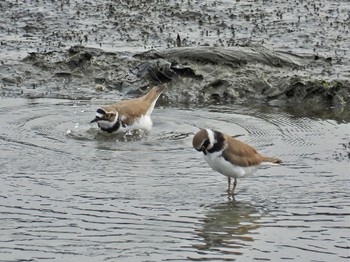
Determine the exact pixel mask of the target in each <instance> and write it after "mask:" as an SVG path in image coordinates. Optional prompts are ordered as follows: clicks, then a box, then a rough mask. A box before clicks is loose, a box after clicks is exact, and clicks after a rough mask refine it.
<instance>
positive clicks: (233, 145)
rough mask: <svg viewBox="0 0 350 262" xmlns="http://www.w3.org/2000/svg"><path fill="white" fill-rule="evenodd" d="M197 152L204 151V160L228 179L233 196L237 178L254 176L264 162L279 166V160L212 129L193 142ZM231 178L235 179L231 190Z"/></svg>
mask: <svg viewBox="0 0 350 262" xmlns="http://www.w3.org/2000/svg"><path fill="white" fill-rule="evenodd" d="M192 145H193V147H194V148H195V149H196V150H197V151H202V152H203V154H204V159H205V160H206V161H207V163H208V164H209V166H210V167H211V168H212V169H214V170H215V171H217V172H219V173H221V174H223V175H225V176H227V177H228V189H227V192H228V193H229V194H231V195H233V192H234V190H235V188H236V185H237V178H241V177H245V176H248V175H252V174H254V172H255V171H256V170H257V168H258V166H259V165H260V164H261V163H262V162H269V163H272V164H279V163H281V162H282V161H281V160H280V159H278V158H273V157H266V156H262V155H260V154H259V153H258V152H257V151H256V150H255V149H254V148H253V147H251V146H250V145H248V144H245V143H243V142H241V141H239V140H237V139H235V138H234V137H232V136H229V135H225V134H223V133H220V132H218V131H214V130H211V129H201V130H200V131H199V132H198V133H197V134H195V136H194V137H193V140H192ZM231 178H233V179H234V183H233V188H232V190H231Z"/></svg>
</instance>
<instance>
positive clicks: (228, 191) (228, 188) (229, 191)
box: [227, 177, 231, 195]
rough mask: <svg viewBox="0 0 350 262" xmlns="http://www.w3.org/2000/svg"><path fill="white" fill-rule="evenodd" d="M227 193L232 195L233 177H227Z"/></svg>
mask: <svg viewBox="0 0 350 262" xmlns="http://www.w3.org/2000/svg"><path fill="white" fill-rule="evenodd" d="M227 182H228V183H227V193H228V194H229V195H230V193H231V177H227Z"/></svg>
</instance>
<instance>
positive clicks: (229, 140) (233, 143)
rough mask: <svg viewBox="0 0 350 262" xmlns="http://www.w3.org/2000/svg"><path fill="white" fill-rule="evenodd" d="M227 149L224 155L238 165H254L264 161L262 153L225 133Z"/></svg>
mask: <svg viewBox="0 0 350 262" xmlns="http://www.w3.org/2000/svg"><path fill="white" fill-rule="evenodd" d="M225 141H226V149H225V150H224V151H223V152H222V156H223V157H224V158H225V159H226V160H227V161H230V162H231V163H233V164H235V165H238V166H254V165H258V164H260V163H261V162H262V157H261V155H260V154H259V153H258V152H257V151H256V150H255V148H253V147H251V146H250V145H248V144H245V143H243V142H241V141H239V140H237V139H234V138H233V137H231V136H227V135H225Z"/></svg>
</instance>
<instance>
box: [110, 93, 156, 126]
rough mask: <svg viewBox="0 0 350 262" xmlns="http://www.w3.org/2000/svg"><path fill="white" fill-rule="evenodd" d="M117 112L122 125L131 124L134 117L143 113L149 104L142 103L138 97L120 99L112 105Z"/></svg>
mask: <svg viewBox="0 0 350 262" xmlns="http://www.w3.org/2000/svg"><path fill="white" fill-rule="evenodd" d="M113 106H114V108H115V110H116V111H117V112H118V114H119V119H120V121H121V122H122V124H123V125H131V124H132V123H133V122H134V121H135V119H136V118H139V117H140V116H141V115H144V114H145V112H146V111H147V109H148V107H149V104H147V103H144V102H143V101H142V100H141V99H140V98H136V99H132V100H125V101H120V102H118V103H116V104H114V105H113Z"/></svg>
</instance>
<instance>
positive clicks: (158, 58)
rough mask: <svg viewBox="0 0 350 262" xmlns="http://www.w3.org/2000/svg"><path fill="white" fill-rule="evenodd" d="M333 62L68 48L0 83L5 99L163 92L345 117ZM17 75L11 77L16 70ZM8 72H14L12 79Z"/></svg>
mask: <svg viewBox="0 0 350 262" xmlns="http://www.w3.org/2000/svg"><path fill="white" fill-rule="evenodd" d="M332 66H333V65H332V61H330V60H329V59H327V58H322V57H315V56H300V55H295V54H289V53H285V52H278V51H272V50H269V49H267V48H264V47H262V46H250V47H249V46H246V47H238V46H236V47H228V48H222V47H180V48H172V49H165V50H150V51H146V52H141V53H136V54H131V53H126V52H106V51H103V50H102V49H97V48H87V47H84V46H74V47H71V48H69V49H67V50H66V51H64V52H59V51H52V52H47V53H36V52H33V53H30V54H29V55H28V56H27V57H26V58H24V59H23V60H22V63H18V64H17V65H16V66H12V67H11V68H10V67H9V68H8V70H9V74H8V75H6V76H4V77H2V79H1V81H2V85H3V86H2V95H3V96H17V95H19V96H25V97H29V98H34V97H40V98H42V97H51V98H68V99H92V98H96V97H99V96H106V95H115V93H116V92H117V93H121V94H124V95H126V94H129V95H132V94H134V93H139V92H142V90H144V89H146V88H147V87H148V86H150V85H167V86H168V89H167V92H166V93H165V95H164V97H163V100H165V101H169V102H171V103H185V104H186V103H190V104H192V105H194V104H197V105H199V106H201V105H204V104H210V103H244V102H251V101H254V102H257V103H265V102H266V103H270V104H271V105H274V106H276V105H277V106H286V105H289V106H290V105H293V104H295V105H297V106H298V107H306V108H309V109H310V111H318V110H320V111H322V110H323V109H325V108H333V109H335V110H337V112H338V113H339V112H340V114H343V113H344V114H345V115H344V118H345V119H346V118H347V116H346V112H348V110H349V100H350V83H349V80H348V79H340V78H337V79H335V77H334V76H333V75H326V74H324V73H322V72H324V71H327V70H331V68H332ZM14 69H15V70H14ZM11 71H12V72H11Z"/></svg>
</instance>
